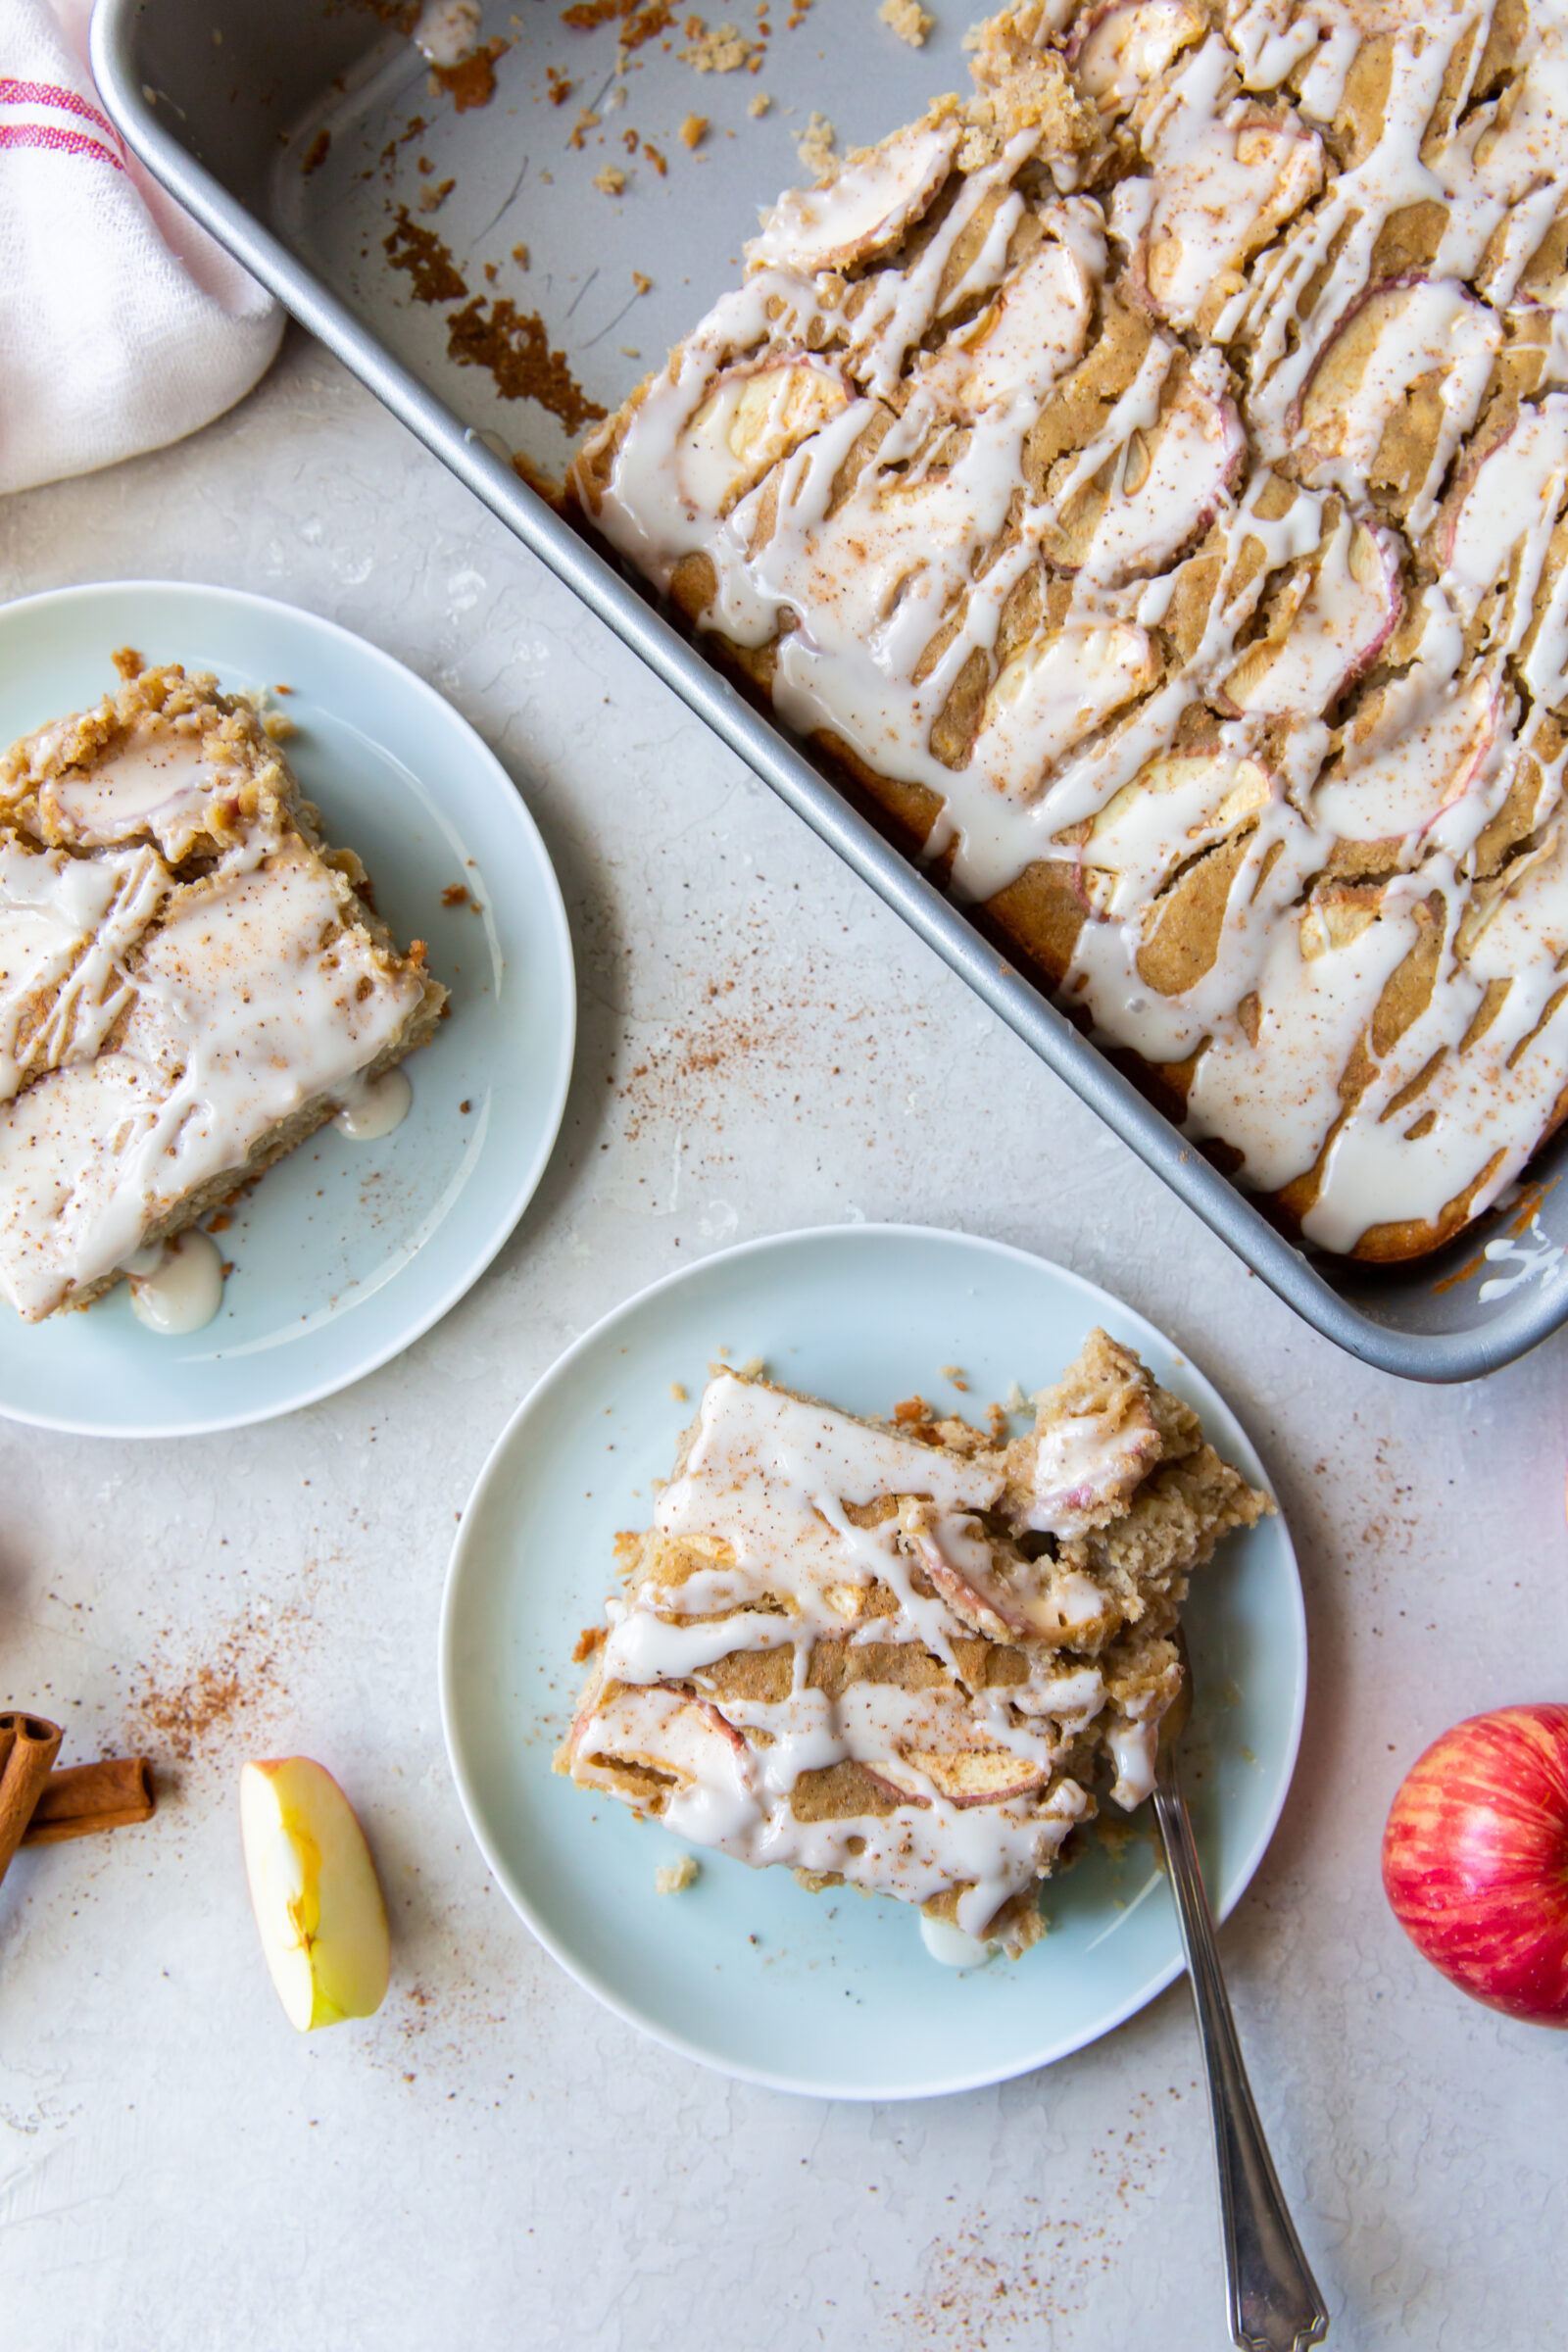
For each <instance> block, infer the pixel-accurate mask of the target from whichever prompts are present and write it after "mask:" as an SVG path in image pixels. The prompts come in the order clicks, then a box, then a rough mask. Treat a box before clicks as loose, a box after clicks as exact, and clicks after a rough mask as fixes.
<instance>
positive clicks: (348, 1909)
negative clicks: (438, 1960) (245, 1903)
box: [239, 1756, 391, 2034]
mask: <svg viewBox="0 0 1568 2352" xmlns="http://www.w3.org/2000/svg"><path fill="white" fill-rule="evenodd" d="M239 1825H240V1838H241V1841H242V1843H243V1845H244V1848H245V1876H246V1878H247V1880H248V1881H249V1883H250V1890H251V1905H252V1908H253V1909H254V1911H255V1913H256V1926H257V1930H258V1932H259V1934H260V1936H261V1938H262V1950H263V1951H264V1952H265V1953H266V1955H267V1965H268V1967H269V1968H270V1970H271V1972H272V1983H273V1984H274V1985H276V1986H277V1996H278V1999H279V2000H280V2001H281V2002H282V2004H283V2007H284V2009H285V2011H286V2012H287V2015H288V2021H289V2024H290V2025H291V2026H293V2027H294V2028H295V2029H296V2030H297V2031H298V2032H299V2033H301V2034H308V2033H309V2032H310V2030H311V2028H312V2027H313V2026H335V2025H339V2024H341V2022H342V2021H343V2019H344V2018H346V2017H369V2016H371V2015H372V2014H373V2013H374V2011H375V2010H377V2009H379V2007H380V2006H381V2002H382V2000H383V1998H384V1996H385V1993H386V1981H387V1971H388V1967H389V1965H390V1960H391V1943H390V1939H389V1937H388V1935H387V1926H386V1906H385V1905H384V1904H383V1902H382V1900H381V1889H380V1887H379V1886H378V1885H377V1883H376V1876H375V1865H374V1863H373V1862H372V1861H371V1860H370V1849H369V1847H368V1845H367V1844H366V1842H365V1832H364V1831H363V1830H362V1829H361V1827H360V1824H359V1819H358V1816H357V1815H356V1813H355V1811H354V1807H353V1806H352V1805H351V1804H350V1803H349V1800H348V1798H347V1797H346V1796H345V1795H344V1793H343V1791H342V1789H340V1788H339V1787H338V1785H337V1783H336V1781H334V1780H333V1778H332V1775H331V1774H330V1773H329V1772H327V1771H325V1770H324V1769H323V1768H322V1766H321V1765H319V1764H313V1763H312V1761H311V1759H310V1757H309V1756H285V1757H283V1758H281V1759H280V1760H279V1761H277V1762H274V1763H269V1764H246V1765H243V1766H242V1767H241V1770H240V1776H239Z"/></svg>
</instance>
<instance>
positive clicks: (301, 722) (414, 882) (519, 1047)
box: [0, 581, 576, 1437]
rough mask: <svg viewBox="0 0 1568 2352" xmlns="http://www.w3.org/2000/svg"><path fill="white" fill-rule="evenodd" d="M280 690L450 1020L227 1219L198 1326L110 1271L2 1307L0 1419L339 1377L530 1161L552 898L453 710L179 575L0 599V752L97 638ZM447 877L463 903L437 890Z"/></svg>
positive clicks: (538, 1116) (544, 1031) (491, 1249)
mask: <svg viewBox="0 0 1568 2352" xmlns="http://www.w3.org/2000/svg"><path fill="white" fill-rule="evenodd" d="M123 645H132V646H134V647H136V648H137V650H138V651H139V652H140V653H141V654H143V655H144V656H145V657H146V659H147V660H149V661H155V662H183V663H184V665H185V667H186V668H187V669H212V670H216V671H217V673H218V676H219V678H220V680H221V683H222V684H223V685H224V686H226V687H230V688H244V689H247V690H250V691H256V690H260V689H262V688H275V687H278V686H288V687H291V688H292V689H293V691H292V693H291V694H289V695H287V696H279V697H278V701H277V708H278V709H279V710H281V711H286V712H287V713H288V715H289V717H290V718H292V719H293V720H294V722H295V724H296V725H297V727H298V728H299V733H298V734H297V735H296V736H294V737H292V738H291V739H290V741H289V743H288V744H287V746H286V750H287V754H288V758H289V761H290V763H291V765H292V766H293V767H294V769H295V771H296V773H297V774H298V776H299V778H300V781H301V783H302V784H303V786H304V788H305V792H306V796H307V798H308V799H310V800H313V801H315V802H316V804H317V805H318V807H319V809H320V811H321V822H322V826H323V828H324V830H325V833H326V835H327V838H328V839H329V840H331V841H334V842H346V843H348V844H349V845H350V846H351V847H352V848H354V849H356V850H358V851H359V853H360V855H361V857H362V858H364V860H365V863H366V865H367V867H368V870H369V874H370V879H371V882H372V884H373V886H374V890H375V903H376V906H377V908H378V909H379V911H380V912H381V913H382V914H383V915H384V916H385V918H386V920H387V921H388V922H389V923H390V924H391V926H392V929H393V931H394V932H395V933H396V935H397V938H398V940H399V942H400V944H405V945H406V944H407V942H408V941H409V940H411V939H416V938H417V939H422V940H425V941H426V942H427V943H428V946H429V951H430V968H431V970H432V971H433V972H434V973H435V975H436V977H437V978H438V979H439V980H443V981H444V982H445V983H446V985H447V987H448V988H449V989H450V990H451V992H452V1009H451V1015H450V1018H448V1019H446V1020H444V1021H443V1022H442V1023H441V1025H440V1028H439V1029H438V1031H437V1033H436V1035H435V1037H434V1039H433V1040H432V1041H431V1043H430V1044H429V1045H428V1046H426V1047H424V1048H422V1049H421V1050H420V1052H419V1053H417V1054H415V1055H414V1056H413V1058H412V1059H411V1061H410V1062H409V1065H408V1068H409V1076H410V1079H411V1080H412V1082H413V1087H414V1106H413V1108H412V1109H411V1111H410V1112H409V1115H408V1117H407V1118H406V1119H405V1120H404V1122H403V1124H402V1126H401V1127H399V1128H397V1129H396V1130H395V1132H394V1133H393V1134H391V1135H389V1136H387V1137H385V1138H383V1140H382V1141H381V1142H379V1143H374V1144H354V1143H350V1142H349V1140H348V1138H347V1137H346V1136H341V1135H339V1134H337V1133H336V1132H335V1130H334V1129H332V1128H330V1127H328V1128H325V1129H323V1130H322V1131H321V1133H320V1134H319V1135H317V1136H313V1137H312V1138H311V1140H310V1142H309V1143H307V1144H304V1145H302V1146H301V1147H300V1149H299V1150H298V1151H297V1152H293V1153H291V1154H290V1156H289V1157H288V1158H287V1159H284V1160H281V1161H280V1162H279V1163H278V1165H277V1166H276V1167H275V1168H273V1169H272V1170H271V1171H270V1173H269V1174H268V1175H267V1176H266V1177H265V1178H264V1179H263V1181H262V1183H261V1184H260V1185H259V1186H258V1187H257V1189H256V1191H255V1193H254V1194H252V1195H250V1196H248V1197H247V1198H246V1199H245V1200H244V1201H241V1202H240V1204H239V1205H238V1207H237V1208H236V1209H235V1210H234V1212H233V1219H234V1221H233V1223H232V1225H231V1226H230V1227H229V1228H228V1229H227V1231H226V1232H225V1233H223V1235H222V1236H221V1248H222V1250H223V1251H224V1254H225V1256H227V1257H228V1258H229V1259H231V1260H232V1262H233V1267H234V1271H233V1272H232V1273H231V1274H230V1276H229V1278H228V1280H227V1282H226V1284H225V1285H224V1291H223V1304H222V1306H221V1309H220V1311H219V1315H218V1318H217V1320H216V1321H215V1322H213V1323H210V1324H209V1325H208V1326H207V1328H206V1330H205V1331H199V1332H196V1333H194V1334H193V1335H192V1336H191V1337H189V1338H186V1339H179V1340H173V1339H161V1338H159V1337H157V1336H156V1335H155V1334H154V1333H152V1332H149V1331H146V1330H144V1329H143V1327H142V1326H141V1324H139V1323H138V1322H137V1321H136V1318H135V1316H134V1315H133V1314H132V1313H131V1309H130V1299H129V1297H128V1296H127V1294H126V1291H125V1286H124V1285H123V1284H122V1285H121V1286H120V1288H119V1289H118V1290H116V1291H114V1292H112V1293H111V1294H110V1295H109V1297H108V1298H106V1299H103V1300H102V1301H101V1302H100V1303H99V1304H98V1305H97V1306H94V1307H90V1308H89V1309H88V1310H87V1311H86V1313H85V1314H74V1315H61V1316H58V1317H56V1318H55V1319H54V1320H52V1321H50V1322H47V1323H43V1324H35V1325H28V1324H25V1323H23V1322H22V1321H21V1320H20V1319H19V1318H18V1317H17V1316H16V1315H14V1314H13V1313H12V1311H11V1309H10V1308H9V1307H7V1306H4V1305H0V1414H5V1415H7V1416H8V1417H9V1418H11V1419H12V1420H16V1421H31V1422H36V1423H38V1424H40V1425H41V1426H42V1427H44V1428H46V1429H67V1430H77V1431H81V1432H83V1433H86V1434H88V1435H101V1436H113V1437H183V1436H187V1435H192V1434H194V1433H196V1432H198V1431H201V1430H213V1429H232V1428H235V1427H237V1426H239V1425H240V1424H242V1423H245V1422H250V1421H265V1420H268V1419H270V1417H271V1415H273V1414H274V1413H286V1412H289V1411H292V1409H293V1408H294V1407H295V1406H296V1405H302V1404H310V1403H313V1402H315V1400H316V1399H317V1398H318V1397H328V1396H330V1395H331V1394H332V1393H333V1391H334V1390H336V1389H341V1388H346V1387H347V1385H348V1384H349V1382H350V1381H354V1380H359V1379H360V1378H361V1377H362V1376H363V1375H364V1374H365V1373H367V1372H371V1371H373V1370H374V1369H375V1367H376V1366H377V1365H378V1364H384V1363H385V1362H386V1361H387V1359H388V1357H390V1356H394V1355H396V1354H397V1353H398V1352H399V1350H400V1349H401V1348H407V1347H408V1346H409V1344H410V1342H411V1341H413V1340H416V1339H417V1338H418V1336H419V1334H420V1333H421V1332H422V1331H427V1330H428V1329H429V1327H430V1325H431V1324H432V1323H434V1322H435V1321H436V1320H437V1318H438V1317H439V1316H441V1315H444V1314H445V1313H446V1311H447V1309H448V1307H449V1306H452V1305H454V1304H455V1303H456V1302H457V1300H458V1299H461V1298H462V1297H463V1295H464V1293H465V1292H466V1290H467V1289H468V1287H469V1286H470V1284H471V1283H473V1282H474V1281H475V1280H476V1278H477V1277H478V1276H479V1275H480V1274H481V1273H482V1272H483V1270H484V1268H485V1267H486V1266H487V1265H488V1264H489V1262H490V1260H491V1258H492V1257H493V1256H494V1255H495V1253H496V1251H497V1250H499V1249H500V1247H501V1245H502V1243H503V1242H504V1241H505V1240H506V1238H507V1236H508V1234H509V1233H510V1232H511V1231H512V1229H513V1227H514V1225H515V1223H516V1221H517V1219H518V1217H519V1216H520V1215H521V1214H522V1211H523V1209H524V1207H525V1206H526V1204H527V1201H528V1199H529V1196H530V1195H531V1193H532V1192H533V1189H534V1186H535V1185H536V1184H537V1183H538V1181H539V1178H540V1176H541V1175H542V1174H543V1172H544V1166H545V1162H546V1160H547V1159H548V1158H549V1156H550V1150H551V1146H552V1145H553V1143H554V1142H555V1138H556V1131H557V1129H558V1127H559V1126H560V1124H561V1114H562V1110H563V1107H564V1103H565V1099H566V1085H567V1081H568V1079H569V1077H570V1074H571V1050H572V1039H573V1030H574V1024H575V1017H576V996H575V990H574V988H573V983H572V965H571V942H570V938H569V936H568V933H567V930H566V917H565V912H564V908H563V907H562V903H561V892H560V889H559V887H558V886H557V882H556V877H555V873H554V871H553V869H552V867H551V864H550V860H549V858H547V856H546V855H545V849H544V845H543V843H542V842H541V841H540V839H539V835H538V832H537V830H536V829H535V826H534V822H533V819H532V817H530V815H529V814H528V811H527V809H525V808H524V807H523V804H522V802H521V801H520V799H519V798H518V796H517V791H516V787H515V785H514V784H513V782H512V779H511V778H510V776H508V774H507V772H506V770H505V769H504V768H503V767H502V766H501V764H500V762H499V760H496V759H495V758H494V757H493V755H492V754H491V753H490V752H488V751H487V750H486V749H485V746H484V745H483V744H482V743H481V742H480V741H479V738H478V736H477V735H475V734H474V732H473V729H472V728H471V727H470V726H468V725H467V724H466V721H465V720H464V719H461V718H460V717H459V716H458V714H457V712H456V711H454V710H453V709H452V708H451V706H450V704H448V703H445V702H443V701H442V699H441V697H440V696H439V695H438V694H437V693H435V692H434V690H433V689H432V688H430V687H428V686H426V685H424V684H423V683H422V682H421V681H420V680H419V679H418V678H417V677H415V676H414V675H413V674H412V672H411V671H409V670H407V669H405V668H404V667H403V665H402V664H401V662H394V661H393V660H392V659H391V657H390V655H387V654H383V653H379V652H377V650H376V648H375V647H374V646H371V645H367V644H366V643H365V641H364V640H363V639H362V638H359V637H352V636H350V635H349V633H348V631H347V630H346V629H340V628H338V627H337V626H336V625H335V624H334V623H333V622H331V621H327V620H321V619H319V618H318V617H317V615H316V614H315V613H301V612H298V611H296V610H295V609H294V608H293V607H292V606H288V605H277V604H273V603H271V602H270V599H268V598H266V597H260V596H244V595H240V594H238V593H236V592H235V591H234V590H232V589H226V588H203V587H195V586H189V585H185V584H183V583H179V582H175V581H128V582H118V581H116V582H104V583H101V584H98V585H94V586H90V587H83V588H64V589H59V590H56V591H55V592H54V593H52V594H50V595H47V596H34V597H28V598H25V600H24V601H23V602H21V603H19V604H13V605H7V606H5V607H4V608H0V749H3V748H4V746H5V745H7V744H9V743H11V742H13V741H14V740H15V739H16V737H17V736H19V735H22V734H25V732H26V731H27V730H28V729H29V728H32V727H35V726H39V725H41V724H42V723H43V721H44V720H46V719H49V718H53V717H56V716H58V715H59V713H61V712H62V711H73V710H79V709H80V708H81V707H82V706H83V705H85V704H88V703H92V702H95V701H97V699H98V697H99V696H100V695H102V694H103V693H105V692H106V691H107V690H108V689H109V688H110V687H112V686H113V685H115V683H116V682H117V681H116V678H115V673H114V669H113V667H112V664H111V662H110V655H111V653H112V652H113V651H114V650H115V648H116V647H117V646H123ZM454 883H463V884H465V885H466V888H467V889H468V891H469V894H470V899H471V901H473V902H476V903H477V906H478V907H479V909H480V911H479V912H477V913H475V912H474V911H473V909H472V905H471V904H470V905H465V906H458V907H443V905H442V903H441V894H442V891H443V890H444V889H445V888H447V887H448V886H449V885H451V884H454Z"/></svg>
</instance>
